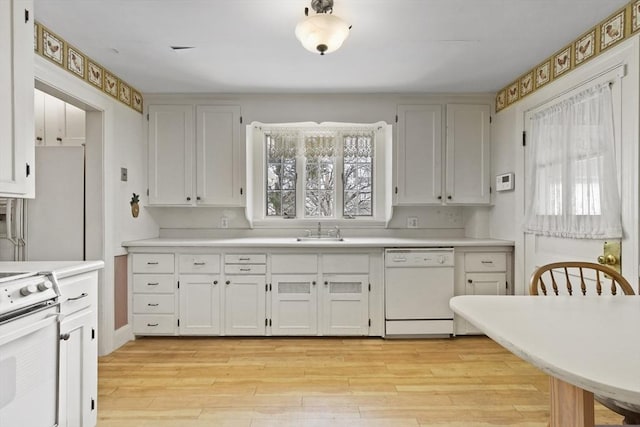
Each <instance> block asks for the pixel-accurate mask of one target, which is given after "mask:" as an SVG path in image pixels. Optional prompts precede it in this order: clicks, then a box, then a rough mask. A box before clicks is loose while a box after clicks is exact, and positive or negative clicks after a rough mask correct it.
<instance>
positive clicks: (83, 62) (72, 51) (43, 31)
mask: <svg viewBox="0 0 640 427" xmlns="http://www.w3.org/2000/svg"><path fill="white" fill-rule="evenodd" d="M639 1H640V0H639ZM33 49H34V51H35V53H37V54H38V55H40V56H42V57H44V58H47V59H48V60H49V61H51V62H53V63H54V64H56V65H58V66H60V67H62V68H63V69H64V70H65V71H67V72H69V73H71V74H73V75H74V76H76V77H78V78H80V79H82V80H84V81H85V82H87V83H89V84H90V85H92V86H93V87H95V88H96V89H98V90H101V91H102V92H104V93H106V94H108V95H110V96H111V97H113V98H115V99H117V100H118V101H120V102H122V103H123V104H125V105H126V106H128V107H130V108H133V109H134V110H136V111H137V112H139V113H142V107H143V102H144V101H143V98H142V94H141V93H140V91H138V90H137V89H135V88H134V87H133V86H131V85H129V84H128V83H126V82H125V81H123V80H122V79H120V78H119V77H118V76H116V75H115V74H113V73H112V72H110V71H109V70H107V69H106V68H104V67H103V66H102V65H100V64H98V63H97V62H95V61H94V60H93V59H91V58H89V57H88V56H87V55H85V54H84V53H82V52H81V51H80V50H79V49H76V48H75V47H74V46H73V45H71V44H69V43H68V42H67V41H66V40H64V39H63V38H62V37H60V36H58V35H57V34H55V33H54V32H53V31H51V30H49V29H48V28H47V27H45V26H44V25H42V24H40V23H39V22H36V23H35V28H34V32H33Z"/></svg>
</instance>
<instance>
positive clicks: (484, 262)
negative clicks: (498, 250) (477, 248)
mask: <svg viewBox="0 0 640 427" xmlns="http://www.w3.org/2000/svg"><path fill="white" fill-rule="evenodd" d="M480 262H481V263H483V264H493V261H480Z"/></svg>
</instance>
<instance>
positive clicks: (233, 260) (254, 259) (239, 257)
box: [224, 254, 267, 264]
mask: <svg viewBox="0 0 640 427" xmlns="http://www.w3.org/2000/svg"><path fill="white" fill-rule="evenodd" d="M224 263H225V264H266V263H267V256H266V255H265V254H227V255H225V256H224Z"/></svg>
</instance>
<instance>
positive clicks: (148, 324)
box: [147, 323, 158, 327]
mask: <svg viewBox="0 0 640 427" xmlns="http://www.w3.org/2000/svg"><path fill="white" fill-rule="evenodd" d="M147 326H151V327H155V326H158V324H157V323H147Z"/></svg>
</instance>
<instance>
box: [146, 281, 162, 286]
mask: <svg viewBox="0 0 640 427" xmlns="http://www.w3.org/2000/svg"><path fill="white" fill-rule="evenodd" d="M159 284H160V283H159V282H147V285H148V286H158V285H159Z"/></svg>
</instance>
